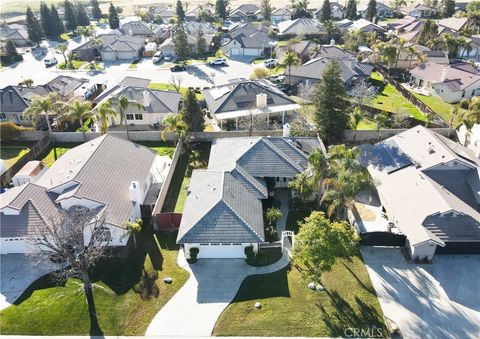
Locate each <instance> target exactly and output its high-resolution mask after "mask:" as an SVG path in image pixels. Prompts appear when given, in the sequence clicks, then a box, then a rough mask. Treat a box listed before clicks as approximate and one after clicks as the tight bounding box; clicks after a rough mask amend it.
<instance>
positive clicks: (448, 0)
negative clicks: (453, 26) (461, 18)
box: [442, 0, 455, 18]
mask: <svg viewBox="0 0 480 339" xmlns="http://www.w3.org/2000/svg"><path fill="white" fill-rule="evenodd" d="M454 14H455V0H444V1H443V8H442V17H444V18H450V17H451V16H453V15H454Z"/></svg>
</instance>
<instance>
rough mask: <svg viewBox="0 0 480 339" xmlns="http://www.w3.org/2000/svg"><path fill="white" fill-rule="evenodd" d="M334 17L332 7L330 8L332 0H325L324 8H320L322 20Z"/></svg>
mask: <svg viewBox="0 0 480 339" xmlns="http://www.w3.org/2000/svg"><path fill="white" fill-rule="evenodd" d="M331 18H332V9H331V8H330V1H328V0H324V1H323V5H322V9H321V10H320V18H319V19H320V21H321V22H325V21H329V20H330V19H331Z"/></svg>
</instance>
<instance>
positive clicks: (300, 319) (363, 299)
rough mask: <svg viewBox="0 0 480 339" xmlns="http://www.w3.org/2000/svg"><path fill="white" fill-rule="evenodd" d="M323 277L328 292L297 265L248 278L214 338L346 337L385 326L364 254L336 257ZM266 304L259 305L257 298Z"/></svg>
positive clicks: (225, 313)
mask: <svg viewBox="0 0 480 339" xmlns="http://www.w3.org/2000/svg"><path fill="white" fill-rule="evenodd" d="M322 281H323V285H324V287H325V288H326V289H327V291H328V293H327V292H325V291H324V292H314V291H311V290H310V289H308V288H307V284H308V282H307V281H305V280H303V279H302V277H301V273H300V272H299V271H298V270H297V268H295V267H293V268H291V269H283V270H281V271H278V272H275V273H272V274H267V275H255V276H250V277H247V278H246V279H245V280H244V281H243V283H242V285H241V287H240V289H239V291H238V293H237V295H236V296H235V298H234V300H233V302H232V303H231V304H230V305H229V306H228V307H227V308H226V309H225V311H224V312H223V313H222V315H221V316H220V318H219V319H218V321H217V323H216V325H215V328H214V331H213V335H215V336H280V337H283V336H301V337H344V336H345V333H344V330H345V329H346V328H352V327H354V328H361V329H364V330H367V329H369V328H371V327H372V326H376V327H377V328H382V329H383V331H384V332H383V333H385V335H383V336H382V337H388V333H387V330H386V328H385V324H384V321H383V313H382V310H381V308H380V304H379V302H378V299H377V296H376V294H375V291H374V289H373V287H372V283H371V281H370V277H369V276H368V273H367V270H366V268H365V265H364V263H363V261H362V258H361V257H360V256H357V257H354V258H353V259H352V260H351V261H347V260H341V261H338V262H337V263H336V264H335V265H334V267H333V269H332V271H330V272H327V273H324V274H323V276H322ZM257 301H259V302H261V303H262V308H261V309H256V308H255V307H254V305H255V302H257Z"/></svg>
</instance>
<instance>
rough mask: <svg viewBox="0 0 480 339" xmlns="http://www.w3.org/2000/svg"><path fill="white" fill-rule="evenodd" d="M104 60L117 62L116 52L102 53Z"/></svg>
mask: <svg viewBox="0 0 480 339" xmlns="http://www.w3.org/2000/svg"><path fill="white" fill-rule="evenodd" d="M102 60H104V61H105V60H107V61H108V60H115V53H114V52H102Z"/></svg>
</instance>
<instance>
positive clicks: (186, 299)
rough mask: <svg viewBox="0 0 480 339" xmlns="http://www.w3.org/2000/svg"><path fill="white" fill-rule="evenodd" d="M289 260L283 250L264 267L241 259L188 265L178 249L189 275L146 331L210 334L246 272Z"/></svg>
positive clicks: (280, 265)
mask: <svg viewBox="0 0 480 339" xmlns="http://www.w3.org/2000/svg"><path fill="white" fill-rule="evenodd" d="M288 263H289V258H288V256H287V255H286V254H284V255H283V257H282V258H281V259H280V260H279V261H277V262H276V263H274V264H272V265H269V266H263V267H253V266H249V265H247V263H246V262H245V260H243V259H201V260H199V261H198V262H197V263H196V264H194V265H189V264H187V262H186V261H185V258H184V255H183V252H182V251H180V252H179V256H178V264H179V265H180V267H183V268H184V269H186V270H187V271H189V272H190V278H189V279H188V281H187V282H186V283H185V285H184V286H183V287H182V288H181V289H180V290H179V291H178V292H177V293H176V294H175V295H174V296H173V298H172V299H170V301H169V302H168V303H167V304H166V305H165V306H164V307H163V308H162V309H161V310H160V312H158V314H157V315H156V316H155V318H154V319H153V320H152V322H151V323H150V325H149V326H148V329H147V333H146V335H156V336H157V335H159V336H195V337H198V336H210V335H211V333H212V330H213V328H214V326H215V323H216V322H217V319H218V317H219V316H220V314H221V313H222V312H223V310H224V309H225V307H227V306H228V305H229V304H230V302H231V301H232V300H233V298H234V297H235V295H236V293H237V291H238V289H239V287H240V285H241V283H242V281H243V280H244V279H245V278H246V277H247V276H249V275H254V274H268V273H273V272H276V271H278V270H281V269H282V268H284V267H286V266H287V265H288ZM252 307H253V301H252Z"/></svg>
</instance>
